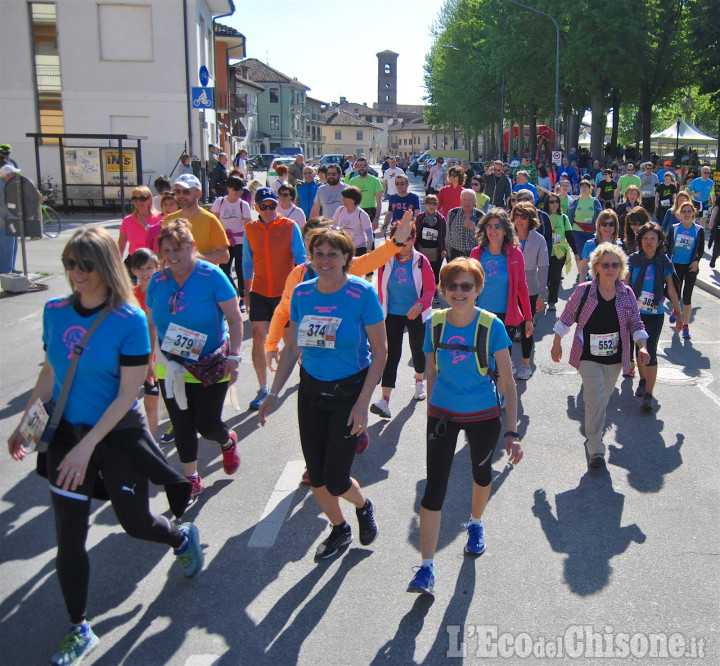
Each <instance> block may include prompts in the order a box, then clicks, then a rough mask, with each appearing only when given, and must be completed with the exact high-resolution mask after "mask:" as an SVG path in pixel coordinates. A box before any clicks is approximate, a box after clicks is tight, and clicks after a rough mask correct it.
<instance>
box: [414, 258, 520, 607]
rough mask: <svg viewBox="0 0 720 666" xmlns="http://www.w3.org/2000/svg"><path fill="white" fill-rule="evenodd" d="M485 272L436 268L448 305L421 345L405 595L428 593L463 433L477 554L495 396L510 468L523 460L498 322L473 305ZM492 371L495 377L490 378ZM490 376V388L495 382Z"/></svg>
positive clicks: (458, 264) (461, 266)
mask: <svg viewBox="0 0 720 666" xmlns="http://www.w3.org/2000/svg"><path fill="white" fill-rule="evenodd" d="M484 281H485V272H484V271H483V268H482V266H481V265H480V262H478V261H477V260H476V259H467V258H464V257H461V258H458V259H455V260H454V261H451V262H450V263H449V264H447V265H445V266H444V267H443V269H442V270H441V271H440V289H441V291H442V293H443V296H444V297H445V299H446V300H447V302H448V305H450V308H449V309H448V310H441V311H436V312H435V313H434V314H433V316H432V318H430V319H429V320H428V324H427V328H426V333H425V344H424V346H423V349H424V350H425V353H426V354H427V374H428V389H427V393H428V416H427V484H426V486H425V493H424V495H423V498H422V501H421V502H420V550H421V554H422V564H421V565H420V566H419V567H418V568H417V569H416V573H415V577H414V578H413V579H412V581H411V582H410V585H409V586H408V592H416V593H422V594H430V595H432V594H433V591H434V588H435V565H434V562H433V559H434V557H435V551H436V549H437V543H438V537H439V534H440V518H441V509H442V505H443V502H444V500H445V493H446V491H447V485H448V479H449V477H450V468H451V467H452V462H453V457H454V455H455V445H456V443H457V437H458V434H459V433H460V431H461V430H465V433H466V435H467V439H468V444H469V446H470V458H471V461H472V475H473V490H472V502H471V511H470V520H469V521H468V523H467V524H466V525H465V527H466V528H467V530H468V540H467V544H466V545H465V552H466V553H467V554H468V555H471V556H477V555H481V554H482V553H483V552H485V534H484V529H483V524H482V520H481V519H482V515H483V512H484V510H485V506H486V504H487V501H488V498H489V497H490V488H491V481H492V469H491V463H492V456H493V451H494V450H495V445H496V444H497V441H498V437H499V435H500V429H501V418H500V401H499V397H498V396H499V393H503V394H504V395H505V400H506V403H505V410H506V411H505V417H506V423H507V426H508V428H509V429H508V431H507V432H506V433H505V435H504V438H503V439H504V441H505V450H506V452H507V453H508V456H509V461H510V462H511V463H519V462H520V461H521V460H522V457H523V449H522V445H521V444H520V435H519V434H518V433H517V432H515V430H516V428H517V393H516V390H515V381H514V380H513V376H512V372H511V369H510V351H509V350H508V347H509V346H510V337H509V336H508V334H507V332H506V330H505V326H504V324H503V322H502V320H501V319H500V318H499V317H497V316H496V315H494V314H492V313H490V312H488V311H486V310H481V309H480V308H477V307H475V300H476V299H477V297H478V295H479V294H480V292H481V291H482V288H483V284H484ZM496 371H497V373H499V376H498V375H497V374H496ZM494 378H497V385H496V382H495V379H494Z"/></svg>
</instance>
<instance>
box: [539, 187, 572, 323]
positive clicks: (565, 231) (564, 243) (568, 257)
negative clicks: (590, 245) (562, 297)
mask: <svg viewBox="0 0 720 666" xmlns="http://www.w3.org/2000/svg"><path fill="white" fill-rule="evenodd" d="M543 210H544V211H545V212H546V213H547V214H548V216H549V217H550V223H551V224H552V242H553V245H552V252H551V254H550V268H549V272H548V310H549V311H550V312H555V309H556V307H557V306H556V303H557V302H558V294H559V292H560V284H561V283H562V271H563V266H565V272H566V274H567V273H569V272H570V269H571V268H572V259H573V257H576V258H579V257H578V253H577V246H576V245H575V237H574V236H573V233H572V225H571V224H570V219H569V218H568V216H567V215H565V213H563V212H562V208H561V201H560V197H559V196H558V195H557V194H555V193H553V192H550V193H549V194H548V196H547V198H546V199H545V203H544V204H543Z"/></svg>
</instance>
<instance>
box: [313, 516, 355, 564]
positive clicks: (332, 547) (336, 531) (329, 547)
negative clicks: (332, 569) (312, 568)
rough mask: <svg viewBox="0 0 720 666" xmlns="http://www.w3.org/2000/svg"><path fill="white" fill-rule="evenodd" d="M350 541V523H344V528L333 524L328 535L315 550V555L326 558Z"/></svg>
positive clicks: (322, 558) (335, 553)
mask: <svg viewBox="0 0 720 666" xmlns="http://www.w3.org/2000/svg"><path fill="white" fill-rule="evenodd" d="M351 542H352V530H351V529H350V525H348V524H347V523H345V527H344V528H340V527H336V526H335V525H333V528H332V530H331V531H330V536H329V537H328V538H327V539H325V541H323V542H322V543H321V544H320V545H319V546H318V547H317V550H316V551H315V557H317V558H318V559H320V560H327V559H329V558H331V557H334V556H335V555H337V553H338V551H339V550H340V549H341V548H344V547H345V546H347V545H348V544H350V543H351Z"/></svg>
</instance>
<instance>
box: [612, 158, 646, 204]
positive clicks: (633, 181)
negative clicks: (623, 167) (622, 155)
mask: <svg viewBox="0 0 720 666" xmlns="http://www.w3.org/2000/svg"><path fill="white" fill-rule="evenodd" d="M628 185H637V187H641V186H642V183H641V182H640V176H636V175H635V165H634V164H633V163H632V162H628V165H627V173H624V174H623V175H622V176H620V178H619V179H618V187H617V189H616V190H615V206H617V205H618V201H620V197H621V196H623V195H624V194H625V190H626V189H627V188H628Z"/></svg>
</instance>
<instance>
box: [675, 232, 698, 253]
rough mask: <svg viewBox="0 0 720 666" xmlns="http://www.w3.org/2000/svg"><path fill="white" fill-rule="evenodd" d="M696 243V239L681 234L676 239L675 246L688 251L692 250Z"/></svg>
mask: <svg viewBox="0 0 720 666" xmlns="http://www.w3.org/2000/svg"><path fill="white" fill-rule="evenodd" d="M694 243H695V239H694V238H693V237H692V236H689V235H687V234H680V235H678V237H677V238H676V239H675V245H677V246H678V247H682V248H684V249H686V250H692V246H693V244H694Z"/></svg>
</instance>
